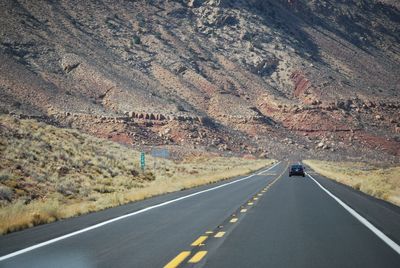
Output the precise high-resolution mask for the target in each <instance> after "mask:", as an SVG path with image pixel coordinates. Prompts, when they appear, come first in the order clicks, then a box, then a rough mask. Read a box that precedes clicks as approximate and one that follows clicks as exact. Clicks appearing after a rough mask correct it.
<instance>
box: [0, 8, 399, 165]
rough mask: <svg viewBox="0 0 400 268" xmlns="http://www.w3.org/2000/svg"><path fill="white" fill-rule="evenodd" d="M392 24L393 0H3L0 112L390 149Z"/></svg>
mask: <svg viewBox="0 0 400 268" xmlns="http://www.w3.org/2000/svg"><path fill="white" fill-rule="evenodd" d="M399 29H400V11H399V6H398V3H397V1H389V0H386V1H377V0H358V1H356V0H350V1H341V0H336V1H333V0H332V1H328V0H316V1H305V0H285V1H284V0H249V1H244V0H176V1H172V0H170V1H162V0H152V1H106V0H103V1H100V0H99V1H67V0H60V1H40V2H38V1H23V0H18V1H17V0H4V1H1V3H0V62H1V64H0V74H1V75H0V96H1V98H0V110H1V112H2V113H11V114H14V115H16V116H19V117H34V118H37V119H39V120H43V121H46V122H50V123H52V124H57V125H59V126H68V127H73V128H76V129H79V130H80V131H82V132H85V133H89V134H92V135H94V136H98V137H106V138H109V139H111V140H114V141H118V142H121V143H125V144H127V145H132V146H134V147H136V148H142V149H143V148H144V149H146V148H148V147H149V146H155V145H156V146H165V147H167V148H170V149H171V150H174V151H175V152H176V153H177V154H175V155H179V154H178V153H195V154H201V152H204V151H206V150H207V151H216V152H221V153H224V154H252V155H254V156H263V157H264V156H269V157H282V156H285V155H286V156H287V155H289V153H290V154H294V152H295V154H296V155H298V156H301V157H310V156H313V157H321V158H330V159H337V158H357V159H363V158H372V159H376V160H385V161H398V160H399V155H400V120H399V118H400V116H399V108H400V97H399V91H400V83H399V77H400V31H399Z"/></svg>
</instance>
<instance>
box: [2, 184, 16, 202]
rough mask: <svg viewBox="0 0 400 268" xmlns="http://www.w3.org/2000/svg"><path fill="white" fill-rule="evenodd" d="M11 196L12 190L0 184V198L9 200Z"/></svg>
mask: <svg viewBox="0 0 400 268" xmlns="http://www.w3.org/2000/svg"><path fill="white" fill-rule="evenodd" d="M12 197H13V191H12V190H11V188H10V187H7V186H0V200H7V201H11V200H12Z"/></svg>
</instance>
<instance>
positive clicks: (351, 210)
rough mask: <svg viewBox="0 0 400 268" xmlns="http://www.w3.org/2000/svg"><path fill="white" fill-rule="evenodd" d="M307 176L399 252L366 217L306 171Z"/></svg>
mask: <svg viewBox="0 0 400 268" xmlns="http://www.w3.org/2000/svg"><path fill="white" fill-rule="evenodd" d="M306 174H307V176H308V177H310V178H311V179H312V180H313V181H314V182H315V183H316V184H317V185H318V186H319V187H320V188H321V189H322V190H324V191H325V192H326V193H327V194H328V195H330V196H331V197H332V198H333V199H334V200H335V201H336V202H338V203H339V205H341V206H342V207H343V208H344V209H345V210H347V211H348V212H349V213H350V214H351V215H352V216H353V217H354V218H356V219H357V220H358V221H360V222H361V223H362V224H363V225H364V226H365V227H367V228H368V229H370V230H371V231H372V232H373V233H374V234H375V235H376V236H378V237H379V238H380V239H381V240H383V242H385V243H386V244H387V245H388V246H389V247H391V248H392V249H393V250H394V251H396V252H397V254H400V246H399V245H397V244H396V243H395V242H394V241H393V240H392V239H390V238H389V237H387V236H386V235H385V234H384V233H382V231H380V230H379V229H378V228H376V227H375V226H374V225H372V223H370V222H369V221H368V220H367V219H365V218H364V217H363V216H361V215H360V214H358V213H357V211H355V210H354V209H352V208H351V207H349V206H348V205H346V204H345V203H344V202H343V201H342V200H340V199H339V198H338V197H336V196H335V195H334V194H332V193H331V192H329V191H328V190H327V189H326V188H325V187H323V186H322V185H321V184H320V183H319V182H318V181H317V180H316V179H314V178H313V177H312V176H311V175H310V174H308V173H307V172H306Z"/></svg>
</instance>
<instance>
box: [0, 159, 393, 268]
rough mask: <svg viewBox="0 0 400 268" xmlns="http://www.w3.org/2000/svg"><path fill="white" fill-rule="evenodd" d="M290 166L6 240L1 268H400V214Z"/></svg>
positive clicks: (1, 243) (0, 244) (0, 242)
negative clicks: (293, 170) (289, 169)
mask: <svg viewBox="0 0 400 268" xmlns="http://www.w3.org/2000/svg"><path fill="white" fill-rule="evenodd" d="M288 165H289V162H285V161H284V162H280V163H279V164H277V165H275V166H273V167H272V168H269V169H265V170H261V171H258V172H256V173H255V174H252V175H250V176H245V177H240V178H236V179H233V180H230V181H225V182H220V183H218V184H214V185H208V186H203V187H199V188H196V189H191V190H186V191H181V192H177V193H172V194H168V195H164V196H160V197H156V198H152V199H148V200H145V201H141V202H136V203H132V204H129V205H125V206H121V207H118V208H114V209H108V210H105V211H102V212H99V213H93V214H89V215H85V216H81V217H77V218H73V219H69V220H64V221H60V222H56V223H53V224H48V225H42V226H38V227H35V228H31V229H28V230H25V231H21V232H16V233H12V234H9V235H5V236H1V237H0V267H400V251H399V248H398V244H399V241H400V209H399V207H396V206H393V205H390V204H388V203H386V202H383V201H379V200H376V199H374V198H371V197H368V196H366V195H363V194H361V193H359V192H357V191H354V190H352V189H350V188H348V187H346V186H343V185H340V184H337V183H333V182H331V181H330V180H327V179H325V178H323V177H321V176H319V175H318V174H315V173H313V172H312V171H311V170H308V172H309V174H310V176H311V177H310V176H306V177H304V178H303V177H290V178H289V177H288V173H287V167H288ZM327 191H328V192H329V193H328V192H327ZM335 198H337V199H338V200H336V199H335ZM340 202H343V204H344V205H343V204H341V203H340ZM346 204H347V205H346ZM346 206H347V208H346ZM351 211H354V212H355V213H353V212H351ZM368 224H369V225H368ZM374 228H375V229H374Z"/></svg>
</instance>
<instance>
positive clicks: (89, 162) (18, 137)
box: [0, 115, 273, 234]
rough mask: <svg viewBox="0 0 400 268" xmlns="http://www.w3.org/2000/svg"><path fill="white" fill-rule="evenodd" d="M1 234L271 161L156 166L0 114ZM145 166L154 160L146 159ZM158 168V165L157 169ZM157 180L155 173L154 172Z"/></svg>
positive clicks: (85, 138)
mask: <svg viewBox="0 0 400 268" xmlns="http://www.w3.org/2000/svg"><path fill="white" fill-rule="evenodd" d="M0 130H1V131H0V233H1V234H4V233H8V232H12V231H16V230H20V229H24V228H27V227H31V226H34V225H38V224H42V223H49V222H53V221H56V220H58V219H62V218H68V217H71V216H76V215H80V214H85V213H88V212H92V211H98V210H101V209H105V208H109V207H114V206H118V205H121V204H125V203H127V202H131V201H135V200H141V199H144V198H148V197H151V196H154V195H158V194H163V193H168V192H172V191H178V190H182V189H186V188H190V187H194V186H198V185H202V184H207V183H211V182H215V181H218V180H222V179H226V178H230V177H234V176H238V175H243V174H247V173H249V172H251V171H254V170H257V169H259V168H261V167H264V166H267V165H269V164H271V163H272V162H273V161H272V160H249V159H242V158H223V157H208V158H206V157H203V158H201V157H197V158H192V159H187V160H185V161H183V162H174V161H171V160H162V161H160V160H157V162H159V163H158V166H162V167H163V168H158V169H157V170H156V171H155V172H154V171H153V170H146V171H145V172H144V173H142V172H141V171H140V169H139V155H140V153H139V152H137V151H133V150H132V149H129V148H127V147H124V146H122V145H120V144H117V143H114V142H111V141H108V140H103V139H98V138H94V137H92V136H89V135H85V134H82V133H80V132H78V131H76V130H72V129H61V128H57V127H54V126H50V125H47V124H44V123H40V122H37V121H34V120H19V119H15V118H12V117H10V116H6V115H0ZM146 159H147V162H148V166H150V167H153V163H154V161H155V160H154V159H153V158H152V157H151V156H146ZM161 164H162V165H161ZM152 172H153V173H154V174H153V173H152Z"/></svg>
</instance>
